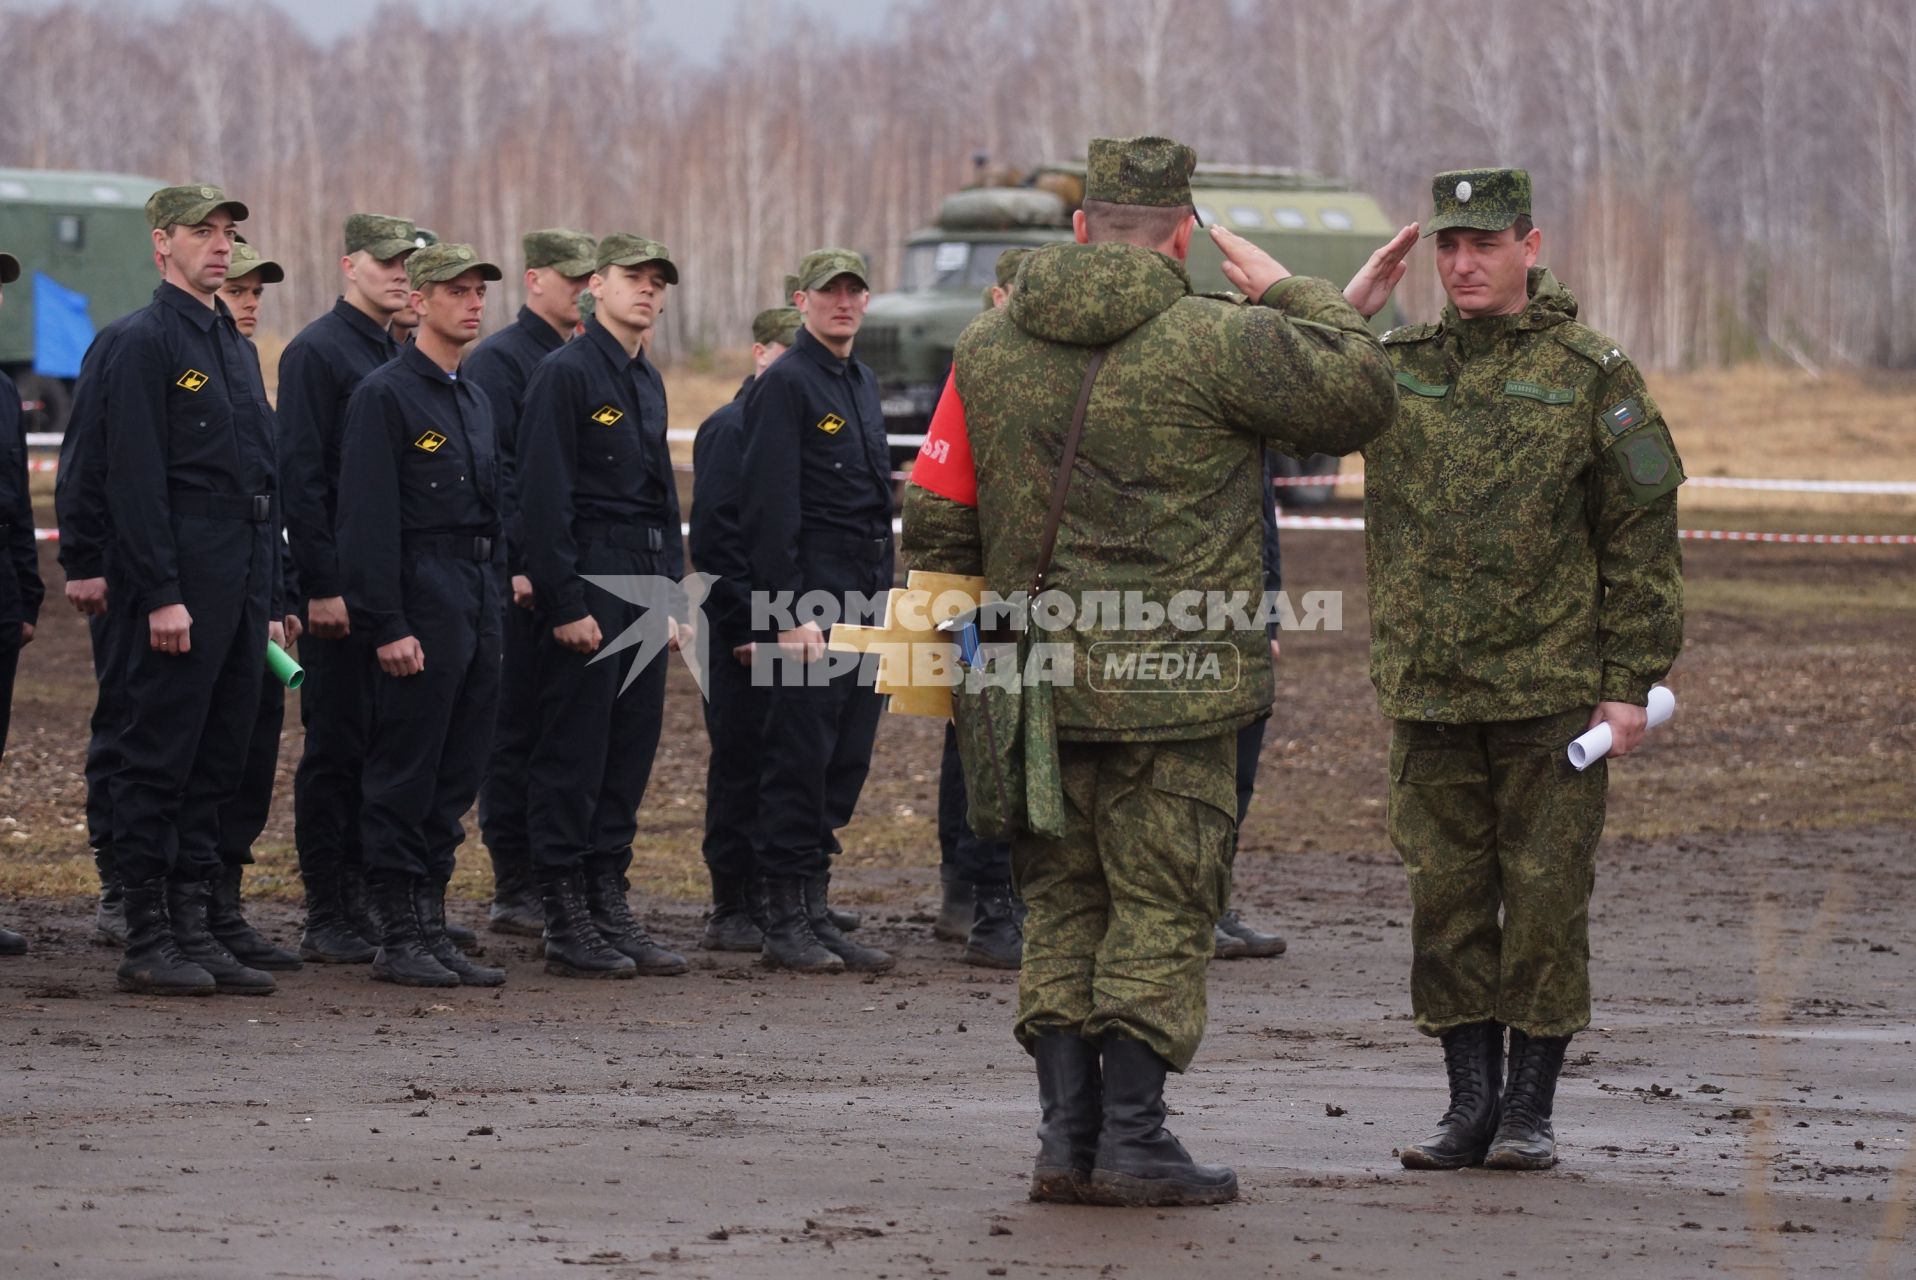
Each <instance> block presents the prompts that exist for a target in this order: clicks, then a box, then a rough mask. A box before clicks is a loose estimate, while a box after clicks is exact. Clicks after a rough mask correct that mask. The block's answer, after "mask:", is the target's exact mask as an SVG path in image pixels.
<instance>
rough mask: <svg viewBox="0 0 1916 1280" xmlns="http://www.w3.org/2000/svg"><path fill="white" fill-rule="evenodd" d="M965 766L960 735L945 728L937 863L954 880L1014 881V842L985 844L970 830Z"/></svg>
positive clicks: (939, 762)
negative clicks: (1012, 872) (962, 758)
mask: <svg viewBox="0 0 1916 1280" xmlns="http://www.w3.org/2000/svg"><path fill="white" fill-rule="evenodd" d="M970 807H971V806H970V798H969V797H968V796H966V794H965V766H964V762H963V761H961V760H960V759H959V758H958V731H957V730H956V729H954V728H953V727H952V726H951V724H950V722H949V721H947V722H946V724H945V749H944V753H943V755H941V756H940V757H939V761H938V861H939V863H940V868H939V869H940V870H941V871H945V872H946V873H947V874H949V875H950V876H951V878H952V879H954V880H961V881H965V882H968V883H970V884H994V883H997V882H1000V881H1006V880H1009V879H1011V842H1010V841H1008V840H983V839H980V838H979V837H978V835H977V833H976V832H974V831H973V830H972V829H971V817H970V814H969V813H968V812H967V811H968V810H969V809H970Z"/></svg>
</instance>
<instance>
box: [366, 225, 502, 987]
mask: <svg viewBox="0 0 1916 1280" xmlns="http://www.w3.org/2000/svg"><path fill="white" fill-rule="evenodd" d="M406 273H407V276H408V278H409V280H410V282H411V284H412V295H411V302H412V307H413V309H414V310H415V311H417V312H418V313H419V319H420V324H419V332H418V333H417V334H416V335H415V336H414V339H413V342H412V343H411V344H410V345H409V346H407V347H406V349H405V350H404V352H402V353H401V355H400V356H399V358H398V359H396V360H394V361H392V362H391V363H389V364H387V365H385V366H383V367H381V368H379V369H377V370H375V371H373V372H372V373H371V374H369V375H368V376H367V377H366V379H365V380H364V381H363V382H361V383H360V385H359V388H358V390H356V391H354V392H353V397H352V400H351V401H350V402H349V403H348V404H347V408H346V424H345V430H344V433H343V438H342V440H341V443H340V485H339V526H338V543H337V545H338V557H339V566H340V572H341V579H340V584H341V587H342V588H343V590H344V592H345V598H346V602H347V605H348V606H349V608H350V611H351V623H352V629H353V631H354V632H356V633H358V634H359V635H361V636H362V637H364V640H365V643H366V645H367V646H368V647H369V649H370V652H371V656H372V657H373V659H374V660H376V662H377V664H378V665H377V668H376V670H375V671H374V672H373V675H372V707H371V717H370V726H371V728H370V732H369V733H368V735H367V742H366V759H365V766H364V774H363V777H362V781H361V790H362V792H363V794H364V801H363V804H364V810H363V814H362V817H361V822H362V827H363V831H362V840H363V842H364V847H365V850H366V870H367V886H368V889H369V892H370V896H371V898H372V902H373V909H374V916H375V918H376V920H377V922H378V925H379V929H380V939H379V954H378V955H377V956H375V957H374V959H373V976H374V977H375V978H377V979H379V980H381V981H384V982H396V983H400V984H401V985H405V986H421V987H447V986H456V985H459V984H461V983H463V984H465V985H467V986H498V985H499V984H500V983H503V982H504V981H505V978H506V975H505V971H504V970H502V969H494V968H490V967H487V966H484V965H477V964H474V963H473V962H472V961H470V960H468V959H467V958H466V957H465V955H464V954H463V953H462V952H461V951H460V950H459V948H458V947H457V946H455V945H454V944H453V942H452V940H451V938H450V937H449V936H448V934H447V932H446V884H447V882H448V881H449V880H451V879H452V873H453V867H454V860H455V857H456V855H457V853H458V850H459V845H460V842H461V841H462V840H464V838H465V827H464V826H463V825H462V823H461V821H460V819H461V818H462V817H463V816H464V814H465V812H466V810H467V809H468V808H469V807H470V806H471V805H472V801H473V797H474V796H475V795H476V794H477V793H478V790H479V780H480V778H481V776H482V775H483V774H484V772H485V762H486V752H487V750H488V748H489V746H490V742H491V738H492V722H493V716H494V715H495V714H496V713H497V710H498V699H499V644H500V640H499V631H500V627H501V626H502V625H503V623H504V615H503V613H502V610H503V609H504V607H505V603H504V591H505V573H504V570H505V542H504V539H503V538H502V537H501V536H500V534H501V530H500V522H499V520H500V509H501V506H502V503H501V498H500V493H499V489H500V478H499V451H498V440H497V437H496V436H495V434H494V432H493V425H492V406H491V405H490V404H489V403H488V402H487V400H486V397H485V393H483V392H482V391H480V390H479V388H478V387H476V386H474V385H473V384H472V383H471V382H469V381H467V380H466V379H464V378H461V377H460V376H459V359H460V356H461V355H462V354H463V353H464V351H465V349H466V347H467V346H468V345H470V344H471V343H472V342H473V340H474V339H476V338H477V337H478V336H479V323H480V317H481V315H482V313H483V312H484V310H485V303H486V284H487V282H489V281H495V280H498V279H499V278H500V276H501V273H500V270H499V268H498V267H496V266H494V265H493V264H492V263H490V262H487V261H485V260H483V259H482V258H480V257H479V255H478V254H477V253H475V252H474V251H473V248H472V246H471V245H465V244H448V243H441V244H436V245H431V246H429V247H427V248H424V249H420V250H418V251H417V252H416V253H414V254H412V255H411V256H409V257H408V258H407V260H406Z"/></svg>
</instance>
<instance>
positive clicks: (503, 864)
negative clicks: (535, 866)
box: [486, 853, 546, 938]
mask: <svg viewBox="0 0 1916 1280" xmlns="http://www.w3.org/2000/svg"><path fill="white" fill-rule="evenodd" d="M542 897H543V895H541V893H540V892H539V882H538V881H537V880H535V879H534V878H533V875H532V868H531V866H530V865H528V864H527V863H526V862H525V861H524V860H522V859H519V858H512V857H505V856H501V855H500V854H497V853H495V854H493V855H492V905H491V906H489V907H487V908H486V928H488V929H490V930H492V932H494V933H505V934H511V935H512V936H514V937H518V938H537V937H539V936H541V935H542V934H544V933H545V927H546V921H545V903H544V902H543V900H542Z"/></svg>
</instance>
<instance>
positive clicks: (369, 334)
mask: <svg viewBox="0 0 1916 1280" xmlns="http://www.w3.org/2000/svg"><path fill="white" fill-rule="evenodd" d="M398 354H399V345H398V344H397V343H395V342H394V341H393V340H392V335H390V334H389V333H387V332H386V331H385V330H384V329H382V328H380V327H379V325H378V324H377V323H375V322H374V321H373V320H372V319H371V318H369V317H368V316H367V315H366V314H365V313H364V312H362V311H360V310H359V309H358V308H357V307H354V306H353V305H351V304H350V303H348V302H347V301H346V300H345V299H344V298H341V299H340V300H339V301H337V302H335V303H334V304H333V309H332V310H331V311H329V312H327V313H326V314H325V315H323V316H321V317H320V318H319V319H317V320H315V321H313V322H312V323H311V324H309V325H307V326H306V328H305V329H303V330H301V331H300V334H299V336H298V337H296V338H294V339H293V340H292V342H291V343H289V344H288V345H287V347H286V350H285V352H284V353H282V354H281V356H280V359H279V429H280V438H281V439H282V440H283V441H284V443H285V448H284V454H283V456H284V459H285V467H284V471H285V485H284V488H285V493H286V529H287V535H288V538H289V540H290V542H291V544H292V549H293V562H294V563H295V564H296V565H297V566H298V568H299V583H300V591H301V594H302V595H303V596H304V598H305V599H307V600H322V599H326V598H328V597H331V596H337V595H340V594H342V593H343V587H344V573H343V565H342V563H341V556H340V552H339V548H338V546H337V544H336V542H335V534H334V527H335V524H336V523H337V512H338V502H339V492H340V433H341V430H342V428H343V426H344V424H345V420H346V403H347V400H348V399H349V398H350V397H351V396H352V394H353V390H354V388H356V387H358V386H359V384H360V382H361V381H362V380H363V379H364V378H365V377H366V375H367V374H369V373H371V372H372V371H373V370H374V369H377V368H379V367H380V366H381V365H383V364H386V363H387V362H388V361H390V360H392V359H393V358H394V357H395V356H397V355H398ZM299 656H300V665H301V666H303V667H305V669H306V680H305V682H304V683H303V684H302V685H301V686H300V699H299V718H300V723H302V724H303V725H305V727H306V746H305V749H304V751H303V753H302V754H301V756H300V760H299V770H298V772H297V773H295V774H294V775H293V838H294V842H295V843H296V844H297V846H298V848H299V870H300V876H301V878H302V879H303V880H305V881H306V882H307V886H308V889H309V891H310V890H311V889H312V888H313V886H314V885H315V883H325V882H328V881H330V880H334V879H336V878H337V877H338V876H340V874H341V871H342V868H346V869H352V870H353V871H355V872H356V871H357V870H358V869H359V868H360V867H361V865H362V863H363V854H362V852H361V849H360V840H359V833H360V823H359V815H360V805H361V797H360V790H359V775H360V769H361V767H362V766H363V765H364V763H365V759H366V733H367V727H368V725H369V723H370V721H371V717H372V679H373V671H374V670H375V667H374V664H373V660H372V650H371V648H369V647H368V645H367V637H365V636H363V635H361V634H359V628H358V626H357V625H356V624H355V625H354V627H353V631H352V634H350V635H348V636H347V637H346V638H345V639H343V640H327V639H322V638H321V637H319V636H316V635H313V634H312V631H311V626H310V620H309V623H308V630H307V633H306V635H305V636H303V637H302V638H301V640H300V645H299ZM316 878H317V880H316Z"/></svg>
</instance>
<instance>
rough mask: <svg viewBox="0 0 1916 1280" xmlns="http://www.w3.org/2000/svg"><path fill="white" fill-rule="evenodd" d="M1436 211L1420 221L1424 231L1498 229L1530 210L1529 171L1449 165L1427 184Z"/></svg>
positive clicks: (1431, 233) (1432, 232)
mask: <svg viewBox="0 0 1916 1280" xmlns="http://www.w3.org/2000/svg"><path fill="white" fill-rule="evenodd" d="M1430 199H1431V203H1432V204H1433V205H1435V206H1436V212H1435V213H1434V214H1432V215H1431V219H1430V221H1429V222H1426V223H1425V224H1424V234H1425V235H1427V236H1429V235H1435V234H1437V233H1438V232H1439V231H1448V230H1449V229H1450V228H1452V227H1472V228H1474V229H1476V230H1478V231H1502V230H1503V229H1504V228H1505V227H1507V226H1509V225H1510V224H1511V223H1513V222H1515V221H1516V220H1517V219H1518V218H1520V217H1524V216H1526V215H1528V214H1529V212H1530V172H1529V170H1527V169H1453V170H1451V171H1450V172H1449V173H1440V174H1438V175H1437V176H1436V177H1435V178H1434V179H1432V180H1431V184H1430Z"/></svg>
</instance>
